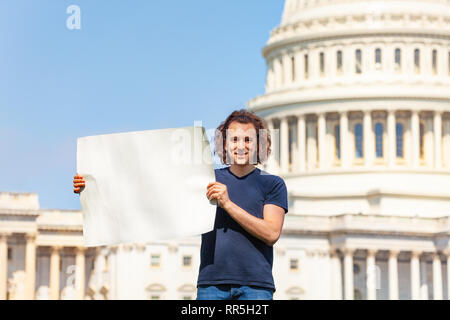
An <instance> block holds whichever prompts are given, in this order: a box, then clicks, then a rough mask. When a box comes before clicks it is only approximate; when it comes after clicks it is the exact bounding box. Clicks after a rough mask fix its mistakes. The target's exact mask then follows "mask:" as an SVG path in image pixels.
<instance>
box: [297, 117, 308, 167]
mask: <svg viewBox="0 0 450 320" xmlns="http://www.w3.org/2000/svg"><path fill="white" fill-rule="evenodd" d="M297 141H298V158H299V162H300V163H299V167H300V172H303V171H305V169H306V124H305V115H304V114H301V115H299V116H298V118H297Z"/></svg>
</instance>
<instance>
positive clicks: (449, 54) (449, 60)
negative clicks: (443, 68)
mask: <svg viewBox="0 0 450 320" xmlns="http://www.w3.org/2000/svg"><path fill="white" fill-rule="evenodd" d="M448 75H449V76H450V51H449V52H448Z"/></svg>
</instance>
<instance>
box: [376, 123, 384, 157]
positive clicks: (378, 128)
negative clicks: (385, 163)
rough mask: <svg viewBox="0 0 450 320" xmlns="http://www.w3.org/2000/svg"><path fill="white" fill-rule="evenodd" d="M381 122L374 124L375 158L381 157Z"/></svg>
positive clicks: (382, 129)
mask: <svg viewBox="0 0 450 320" xmlns="http://www.w3.org/2000/svg"><path fill="white" fill-rule="evenodd" d="M383 131H384V128H383V124H382V123H380V122H377V123H376V124H375V151H376V157H377V158H383Z"/></svg>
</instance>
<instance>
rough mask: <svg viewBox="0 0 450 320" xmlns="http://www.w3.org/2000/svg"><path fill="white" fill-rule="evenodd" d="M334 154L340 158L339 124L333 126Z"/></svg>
mask: <svg viewBox="0 0 450 320" xmlns="http://www.w3.org/2000/svg"><path fill="white" fill-rule="evenodd" d="M334 150H335V151H334V152H335V153H334V155H335V157H336V158H337V159H341V126H340V125H339V124H337V125H335V126H334Z"/></svg>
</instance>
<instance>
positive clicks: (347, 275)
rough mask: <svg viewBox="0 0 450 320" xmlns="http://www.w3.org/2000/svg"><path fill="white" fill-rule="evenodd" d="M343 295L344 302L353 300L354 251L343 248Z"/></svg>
mask: <svg viewBox="0 0 450 320" xmlns="http://www.w3.org/2000/svg"><path fill="white" fill-rule="evenodd" d="M343 251H344V281H345V287H344V294H345V300H353V299H354V294H353V253H354V252H355V250H354V249H351V248H344V250H343Z"/></svg>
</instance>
